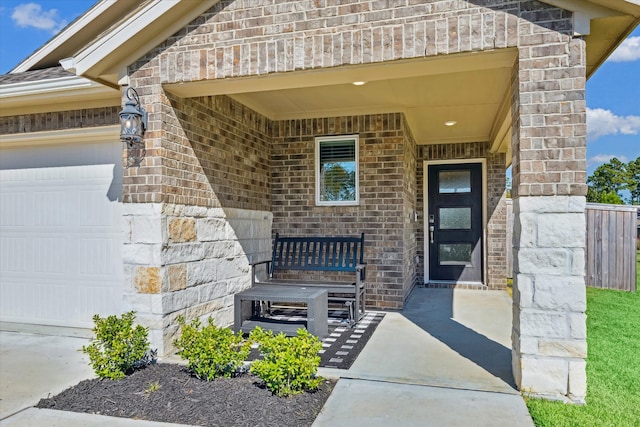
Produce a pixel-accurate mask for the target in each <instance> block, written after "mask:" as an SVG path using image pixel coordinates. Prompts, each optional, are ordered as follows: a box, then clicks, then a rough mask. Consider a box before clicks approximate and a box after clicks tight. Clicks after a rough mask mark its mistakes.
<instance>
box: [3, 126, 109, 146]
mask: <svg viewBox="0 0 640 427" xmlns="http://www.w3.org/2000/svg"><path fill="white" fill-rule="evenodd" d="M119 139H120V126H119V125H111V126H97V127H90V128H74V129H62V130H53V131H43V132H26V133H12V134H7V135H0V148H13V147H26V146H33V145H57V144H73V143H91V142H105V141H111V140H113V141H117V140H119Z"/></svg>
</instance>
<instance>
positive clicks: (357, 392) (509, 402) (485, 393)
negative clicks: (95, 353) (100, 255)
mask: <svg viewBox="0 0 640 427" xmlns="http://www.w3.org/2000/svg"><path fill="white" fill-rule="evenodd" d="M510 335H511V300H510V299H509V297H508V295H507V294H506V293H504V292H490V291H471V290H456V291H452V290H445V289H423V288H417V289H415V290H414V292H413V293H412V295H411V298H410V300H409V302H408V304H407V307H406V309H405V310H404V311H403V312H402V313H387V315H386V316H385V319H384V320H383V321H382V323H381V324H380V325H379V326H378V329H377V330H376V332H375V333H374V335H373V336H372V338H371V339H370V340H369V343H368V344H367V346H366V347H365V348H364V350H363V351H362V353H361V354H360V356H359V357H358V359H357V360H356V362H355V363H354V364H353V366H352V367H351V369H349V370H348V371H344V370H336V369H322V368H321V369H320V372H319V373H320V375H322V376H326V377H334V378H338V377H339V378H340V380H339V382H338V384H337V385H336V388H335V389H334V391H333V393H332V394H331V396H330V398H329V400H328V401H327V403H326V405H325V406H324V408H323V410H322V412H321V414H320V415H319V416H318V418H317V419H316V421H315V423H314V424H313V426H314V427H325V426H331V427H339V426H367V427H377V426H389V425H393V426H394V427H404V426H438V427H440V426H442V427H446V426H469V425H473V426H474V427H481V426H509V427H511V426H515V427H519V426H527V427H531V426H533V422H532V421H531V418H530V416H529V413H528V412H527V408H526V406H525V404H524V401H523V399H522V397H521V396H520V394H519V393H518V392H517V391H516V390H515V389H514V387H513V378H512V375H511V350H510V348H511V344H510ZM87 342H88V340H86V339H83V338H69V337H53V336H45V335H36V334H26V333H11V332H0V352H1V357H0V426H2V427H9V426H11V427H14V426H20V427H23V426H24V427H27V426H39V427H56V426H65V427H67V426H68V427H76V426H77V427H80V426H82V427H98V426H110V427H111V426H113V427H132V426H140V427H159V426H167V427H169V426H177V424H169V423H156V422H148V421H140V420H129V419H123V418H112V417H104V416H98V415H89V414H79V413H72V412H62V411H54V410H44V409H35V408H32V406H33V405H35V404H36V403H37V402H38V400H39V399H40V398H42V397H46V396H47V395H53V394H57V393H59V392H60V391H62V390H63V389H65V388H67V387H69V386H72V385H74V384H76V383H77V382H79V381H80V380H82V379H86V378H91V377H92V376H93V374H92V372H91V370H90V368H89V367H88V364H87V363H86V359H85V356H84V355H83V354H82V353H81V352H79V351H77V350H78V349H79V348H80V347H82V345H83V344H85V343H87Z"/></svg>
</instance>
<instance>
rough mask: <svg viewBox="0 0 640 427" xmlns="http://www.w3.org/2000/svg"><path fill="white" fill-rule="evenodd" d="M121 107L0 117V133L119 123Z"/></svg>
mask: <svg viewBox="0 0 640 427" xmlns="http://www.w3.org/2000/svg"><path fill="white" fill-rule="evenodd" d="M121 109H122V108H121V107H102V108H91V109H82V110H73V111H58V112H54V113H38V114H25V115H19V116H4V117H0V134H3V135H6V134H10V133H26V132H41V131H51V130H63V129H79V128H90V127H96V126H111V125H117V124H119V123H120V118H119V116H118V113H119V112H120V110H121Z"/></svg>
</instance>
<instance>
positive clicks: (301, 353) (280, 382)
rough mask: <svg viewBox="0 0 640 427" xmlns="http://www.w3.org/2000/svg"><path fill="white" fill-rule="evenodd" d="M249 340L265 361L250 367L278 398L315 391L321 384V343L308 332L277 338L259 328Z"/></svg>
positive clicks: (281, 335)
mask: <svg viewBox="0 0 640 427" xmlns="http://www.w3.org/2000/svg"><path fill="white" fill-rule="evenodd" d="M249 340H250V341H252V342H257V343H258V347H259V349H260V352H261V353H262V354H263V355H264V360H256V361H255V362H253V364H252V365H251V373H254V374H256V375H258V376H259V377H260V379H262V381H264V383H265V385H266V386H267V388H268V389H269V390H271V392H272V393H273V394H275V395H277V396H289V395H291V394H297V393H302V392H303V391H306V390H315V389H317V388H318V386H319V385H320V384H321V382H322V378H320V377H317V376H316V374H317V372H318V366H320V356H318V352H319V351H320V350H321V349H322V342H321V341H320V340H319V339H318V338H317V337H315V336H313V335H311V334H310V333H309V332H308V331H307V330H306V329H303V328H300V329H298V335H297V336H295V337H287V336H285V335H284V334H283V333H279V334H278V335H274V334H273V332H272V331H265V330H263V329H261V328H259V327H256V329H254V330H253V331H252V332H251V335H250V336H249Z"/></svg>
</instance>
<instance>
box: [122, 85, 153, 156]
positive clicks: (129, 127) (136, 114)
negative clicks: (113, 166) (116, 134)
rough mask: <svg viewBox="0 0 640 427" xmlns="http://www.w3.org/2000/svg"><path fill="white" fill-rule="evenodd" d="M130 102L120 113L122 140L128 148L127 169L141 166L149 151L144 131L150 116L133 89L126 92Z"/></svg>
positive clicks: (126, 103)
mask: <svg viewBox="0 0 640 427" xmlns="http://www.w3.org/2000/svg"><path fill="white" fill-rule="evenodd" d="M125 94H126V96H127V99H128V101H127V102H125V104H124V108H123V109H122V111H120V126H121V127H120V140H121V141H122V142H124V143H125V146H126V148H127V167H128V168H130V167H137V166H140V163H142V160H143V159H144V156H145V154H146V153H147V150H146V148H145V144H144V131H145V130H146V129H147V121H148V114H147V111H146V110H145V109H144V108H143V107H142V106H141V105H140V98H139V97H138V92H136V90H135V89H134V88H132V87H130V88H127V91H126V92H125Z"/></svg>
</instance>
